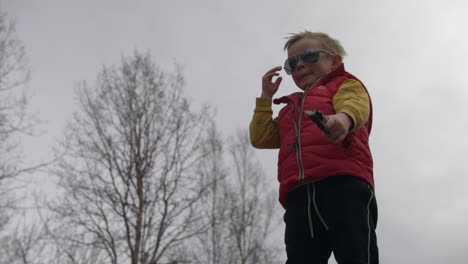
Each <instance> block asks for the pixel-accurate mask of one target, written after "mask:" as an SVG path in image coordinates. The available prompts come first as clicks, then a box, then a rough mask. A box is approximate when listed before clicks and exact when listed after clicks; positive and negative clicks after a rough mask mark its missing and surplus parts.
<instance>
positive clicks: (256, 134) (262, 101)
mask: <svg viewBox="0 0 468 264" xmlns="http://www.w3.org/2000/svg"><path fill="white" fill-rule="evenodd" d="M271 103H272V99H271V98H257V99H256V105H255V110H254V115H253V118H252V121H250V142H251V143H252V146H254V147H255V148H259V149H275V148H279V147H280V140H279V130H278V119H277V118H275V119H273V110H272V109H271Z"/></svg>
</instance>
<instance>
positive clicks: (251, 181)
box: [229, 130, 278, 264]
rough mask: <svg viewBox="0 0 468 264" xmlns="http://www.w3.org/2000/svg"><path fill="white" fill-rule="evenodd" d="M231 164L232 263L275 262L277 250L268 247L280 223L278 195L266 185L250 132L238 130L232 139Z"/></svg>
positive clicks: (230, 226) (230, 147) (230, 227)
mask: <svg viewBox="0 0 468 264" xmlns="http://www.w3.org/2000/svg"><path fill="white" fill-rule="evenodd" d="M230 141H231V144H230V146H229V154H230V155H229V156H230V158H231V162H230V164H232V166H233V170H232V176H231V178H232V179H235V181H234V182H233V183H232V186H233V188H230V190H232V192H231V194H230V197H231V207H230V220H231V222H230V225H229V230H230V234H231V237H232V239H233V246H232V248H231V254H232V257H231V259H233V260H234V261H231V262H230V263H241V264H254V263H273V262H274V261H275V260H276V259H277V258H276V254H275V252H277V250H276V248H274V247H272V246H271V245H269V244H268V242H267V239H268V238H269V235H271V233H272V231H273V230H274V228H275V227H276V226H277V224H278V221H277V220H275V219H278V218H277V217H276V218H275V217H274V216H273V215H274V212H275V204H276V195H275V194H274V192H272V191H271V189H270V187H269V186H270V185H269V184H268V183H267V182H266V180H267V179H266V177H265V173H264V171H263V170H262V169H261V167H260V163H259V162H258V160H257V159H256V157H255V154H254V152H253V148H252V147H251V145H250V140H249V136H248V133H247V131H245V130H239V131H237V134H236V135H234V136H233V137H232V138H231V140H230Z"/></svg>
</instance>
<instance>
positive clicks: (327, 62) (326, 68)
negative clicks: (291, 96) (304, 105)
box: [288, 38, 341, 90]
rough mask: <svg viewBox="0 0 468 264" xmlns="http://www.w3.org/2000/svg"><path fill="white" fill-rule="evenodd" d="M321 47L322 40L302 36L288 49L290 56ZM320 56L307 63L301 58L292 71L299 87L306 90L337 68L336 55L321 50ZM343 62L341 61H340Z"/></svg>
mask: <svg viewBox="0 0 468 264" xmlns="http://www.w3.org/2000/svg"><path fill="white" fill-rule="evenodd" d="M310 48H313V49H316V50H319V49H321V48H322V47H321V45H320V41H319V40H316V39H312V38H302V39H299V40H298V41H296V42H295V43H294V44H292V45H291V46H290V47H289V49H288V58H289V57H292V56H295V55H298V54H299V53H301V52H303V51H304V50H306V49H310ZM319 55H320V58H319V60H318V61H317V63H315V64H305V63H304V62H303V61H302V60H300V59H299V61H298V63H297V65H296V67H295V68H294V71H293V72H292V73H291V75H292V78H293V80H294V82H295V83H296V85H297V87H299V88H300V89H302V90H306V89H307V88H308V87H309V86H311V85H312V84H313V83H314V82H315V81H316V80H317V79H319V78H320V77H321V76H323V75H325V74H327V73H329V72H330V71H332V70H334V69H335V68H336V63H337V62H336V61H335V57H336V55H335V56H330V55H328V54H326V53H323V52H321V53H320V54H319ZM340 62H341V61H340Z"/></svg>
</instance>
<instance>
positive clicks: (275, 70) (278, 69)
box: [266, 66, 283, 73]
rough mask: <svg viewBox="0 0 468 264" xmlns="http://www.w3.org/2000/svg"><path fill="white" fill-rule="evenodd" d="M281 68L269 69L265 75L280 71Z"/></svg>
mask: <svg viewBox="0 0 468 264" xmlns="http://www.w3.org/2000/svg"><path fill="white" fill-rule="evenodd" d="M282 68H283V67H281V66H276V67H274V68H272V69H270V70H269V71H267V72H266V73H271V72H277V71H281V69H282Z"/></svg>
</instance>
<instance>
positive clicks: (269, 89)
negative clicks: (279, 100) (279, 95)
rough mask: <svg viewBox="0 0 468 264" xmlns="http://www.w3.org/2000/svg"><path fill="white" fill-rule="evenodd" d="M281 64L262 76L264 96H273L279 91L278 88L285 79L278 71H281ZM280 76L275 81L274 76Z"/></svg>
mask: <svg viewBox="0 0 468 264" xmlns="http://www.w3.org/2000/svg"><path fill="white" fill-rule="evenodd" d="M281 68H282V67H281V66H276V67H274V68H273V69H271V70H269V71H267V72H266V73H265V74H264V75H263V77H262V95H261V97H263V98H273V95H275V93H276V92H277V91H278V88H279V86H280V84H281V81H282V80H283V77H281V76H279V73H278V71H281ZM275 76H279V77H278V78H276V80H275V81H274V82H273V77H275Z"/></svg>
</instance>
